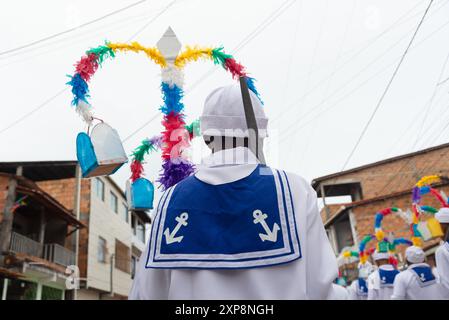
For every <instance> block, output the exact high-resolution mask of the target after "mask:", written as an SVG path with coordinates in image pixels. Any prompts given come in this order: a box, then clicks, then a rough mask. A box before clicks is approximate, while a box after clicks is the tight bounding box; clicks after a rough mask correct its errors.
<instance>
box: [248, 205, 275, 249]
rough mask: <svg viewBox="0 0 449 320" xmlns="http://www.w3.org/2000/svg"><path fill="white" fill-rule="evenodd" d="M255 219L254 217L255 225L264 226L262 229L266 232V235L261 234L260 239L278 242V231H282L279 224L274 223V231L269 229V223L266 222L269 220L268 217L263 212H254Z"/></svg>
mask: <svg viewBox="0 0 449 320" xmlns="http://www.w3.org/2000/svg"><path fill="white" fill-rule="evenodd" d="M253 217H254V220H253V222H254V224H258V223H260V224H261V225H262V228H263V229H264V230H265V232H266V234H265V233H259V237H260V239H261V240H262V241H265V240H268V241H271V242H276V241H277V234H278V231H279V230H280V228H279V226H278V224H277V223H274V225H273V230H270V228H268V225H267V223H266V222H265V219H266V218H268V216H267V215H266V214H265V213H262V211H260V210H254V212H253Z"/></svg>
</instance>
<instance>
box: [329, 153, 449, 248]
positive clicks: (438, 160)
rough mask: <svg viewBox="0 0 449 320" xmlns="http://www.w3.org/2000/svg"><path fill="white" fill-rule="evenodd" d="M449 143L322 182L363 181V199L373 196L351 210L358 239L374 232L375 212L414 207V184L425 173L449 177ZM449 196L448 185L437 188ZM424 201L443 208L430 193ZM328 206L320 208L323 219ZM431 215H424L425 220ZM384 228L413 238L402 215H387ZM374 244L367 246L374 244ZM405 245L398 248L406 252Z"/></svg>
mask: <svg viewBox="0 0 449 320" xmlns="http://www.w3.org/2000/svg"><path fill="white" fill-rule="evenodd" d="M448 158H449V146H444V147H442V148H440V149H434V150H430V151H427V152H425V153H420V154H414V155H412V156H409V157H404V158H402V159H397V160H392V161H391V162H388V163H384V164H379V165H376V166H371V167H366V168H364V169H360V170H357V171H354V172H350V173H347V174H342V175H340V176H338V177H335V178H330V179H327V180H320V183H322V184H325V185H328V184H338V183H348V182H360V183H361V187H362V193H363V200H367V199H373V198H377V199H378V200H375V201H374V199H373V201H369V202H368V203H365V204H360V205H357V206H355V207H353V208H352V209H351V211H352V212H353V215H354V218H355V230H356V233H357V238H358V239H357V240H358V241H360V240H361V239H362V238H363V236H365V235H366V234H372V233H374V215H375V213H376V212H377V211H379V210H381V209H384V208H386V207H398V208H401V209H402V210H404V211H406V210H407V209H409V208H410V209H411V190H412V188H413V186H414V185H415V183H416V182H417V181H418V179H420V178H421V177H423V176H426V175H433V174H437V175H443V176H449V161H447V159H448ZM438 189H439V190H443V191H444V192H445V193H446V194H447V195H449V186H443V187H438ZM408 190H410V192H409V193H407V194H403V195H397V196H395V197H391V196H390V195H392V194H394V193H400V192H403V191H408ZM422 201H423V202H422V203H423V204H426V205H430V206H434V207H436V208H439V207H440V204H439V203H438V201H437V200H436V199H435V198H434V197H433V196H431V195H426V196H424V198H423V200H422ZM339 206H341V205H338V206H337V205H332V206H330V207H331V208H330V209H331V210H330V211H331V216H332V215H333V214H335V213H336V212H337V211H338V207H339ZM324 210H325V209H323V210H322V211H321V217H322V218H323V222H326V221H327V219H325V211H324ZM428 217H430V216H429V215H425V216H424V217H423V218H422V219H423V220H425V219H427V218H428ZM382 227H383V230H384V231H385V232H386V234H388V232H389V231H392V232H394V235H395V237H406V238H410V237H411V233H410V229H409V225H407V223H406V222H405V221H404V220H403V219H402V218H400V217H398V216H395V214H394V213H393V214H391V215H389V216H387V217H385V218H384V220H383V222H382ZM373 242H375V241H373ZM436 242H437V240H434V241H431V242H428V243H425V244H424V246H425V247H426V246H428V245H432V244H434V243H436ZM372 245H373V243H371V244H370V245H369V246H368V247H371V246H372ZM404 250H405V248H403V246H401V247H400V249H399V250H398V251H399V252H403V251H404Z"/></svg>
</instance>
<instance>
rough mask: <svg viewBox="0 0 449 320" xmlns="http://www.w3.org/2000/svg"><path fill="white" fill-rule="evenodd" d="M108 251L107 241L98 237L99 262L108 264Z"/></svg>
mask: <svg viewBox="0 0 449 320" xmlns="http://www.w3.org/2000/svg"><path fill="white" fill-rule="evenodd" d="M106 250H107V244H106V240H105V239H103V238H102V237H98V252H97V260H98V262H103V263H105V262H106Z"/></svg>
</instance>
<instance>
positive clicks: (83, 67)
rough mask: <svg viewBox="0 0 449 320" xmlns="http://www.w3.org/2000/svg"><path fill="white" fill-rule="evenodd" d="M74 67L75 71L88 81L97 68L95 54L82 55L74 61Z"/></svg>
mask: <svg viewBox="0 0 449 320" xmlns="http://www.w3.org/2000/svg"><path fill="white" fill-rule="evenodd" d="M75 67H76V73H78V74H79V75H80V76H81V78H83V80H84V81H86V82H88V81H89V80H90V78H91V77H92V75H93V74H94V73H95V71H97V69H98V61H97V56H96V55H95V54H94V53H90V54H89V55H87V56H83V57H82V58H81V60H80V61H78V62H77V63H76V65H75Z"/></svg>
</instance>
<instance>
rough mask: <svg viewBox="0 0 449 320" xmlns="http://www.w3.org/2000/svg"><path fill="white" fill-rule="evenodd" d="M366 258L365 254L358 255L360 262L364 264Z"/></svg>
mask: <svg viewBox="0 0 449 320" xmlns="http://www.w3.org/2000/svg"><path fill="white" fill-rule="evenodd" d="M367 260H368V257H367V256H361V257H360V263H361V264H365V262H366V261H367Z"/></svg>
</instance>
